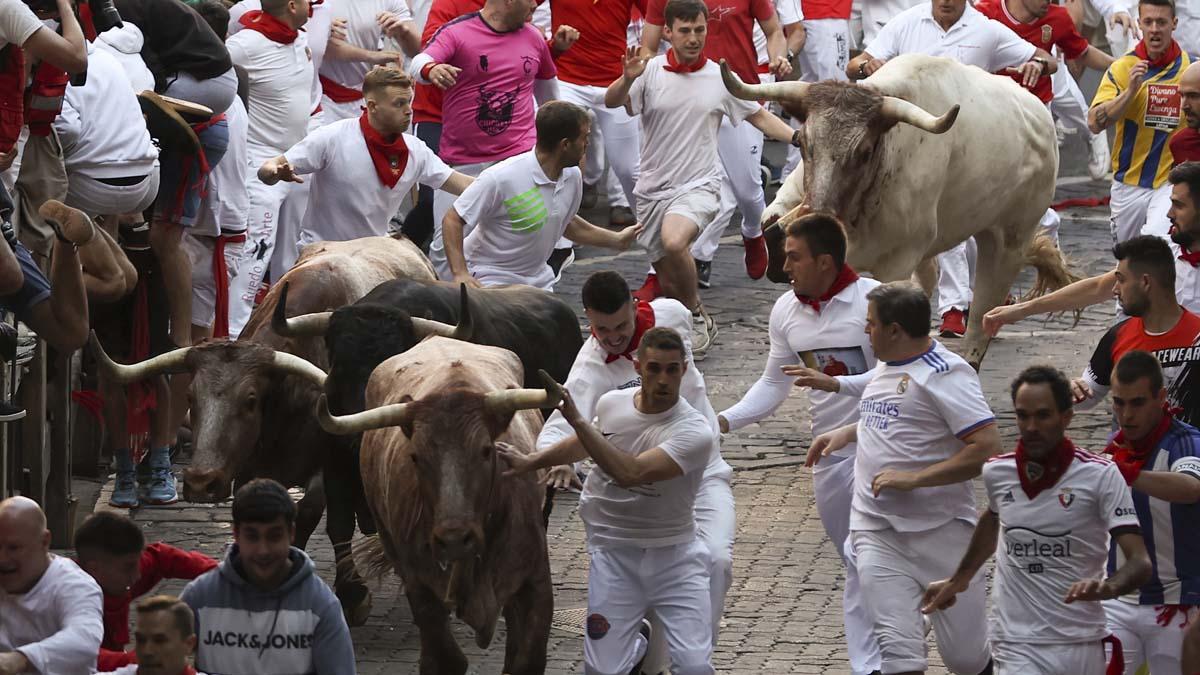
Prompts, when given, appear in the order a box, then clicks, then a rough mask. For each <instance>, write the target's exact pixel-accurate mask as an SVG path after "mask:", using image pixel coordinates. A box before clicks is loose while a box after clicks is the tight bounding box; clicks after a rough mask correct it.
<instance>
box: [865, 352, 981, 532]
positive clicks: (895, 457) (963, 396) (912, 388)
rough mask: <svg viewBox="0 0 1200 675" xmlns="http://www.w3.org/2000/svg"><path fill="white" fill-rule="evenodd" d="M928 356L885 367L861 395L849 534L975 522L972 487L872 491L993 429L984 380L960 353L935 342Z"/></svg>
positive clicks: (966, 484) (969, 483) (970, 484)
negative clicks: (884, 476)
mask: <svg viewBox="0 0 1200 675" xmlns="http://www.w3.org/2000/svg"><path fill="white" fill-rule="evenodd" d="M932 343H933V344H931V345H930V347H929V349H928V350H926V351H925V352H923V353H921V354H918V355H917V356H914V357H912V358H911V359H906V360H904V361H887V362H884V363H882V364H880V365H879V366H878V367H877V368H876V369H875V371H874V373H875V376H874V377H873V378H872V379H871V382H870V384H868V385H867V387H866V390H865V391H863V395H862V399H861V400H860V401H859V408H858V415H859V417H858V450H857V452H856V454H855V463H854V498H853V501H852V502H851V511H850V529H852V530H882V529H894V530H897V531H900V532H920V531H923V530H930V529H933V528H935V527H938V526H940V525H943V524H945V523H948V522H950V521H951V520H955V519H961V520H965V521H967V522H969V523H972V524H974V523H975V520H976V511H975V492H974V489H973V481H969V480H968V481H963V482H961V483H955V484H953V485H942V486H938V487H930V488H919V489H916V490H911V491H908V492H903V491H900V490H884V491H883V492H882V493H880V495H879V496H878V497H876V496H875V495H874V494H873V493H872V490H871V483H872V481H874V479H875V476H877V475H879V473H880V472H881V471H884V470H885V469H895V470H898V471H913V472H915V471H920V470H922V469H924V468H926V467H928V466H931V465H933V464H937V463H938V462H941V461H944V460H947V459H949V458H951V457H953V456H954V455H955V454H957V453H958V452H959V451H960V450H962V448H963V441H962V439H963V438H965V437H967V436H969V435H971V434H972V433H974V432H975V431H977V430H979V429H981V428H983V427H985V426H987V425H989V424H992V423H994V422H995V416H994V415H993V414H992V410H991V408H989V407H988V404H987V400H986V399H985V398H984V397H983V390H982V388H981V387H980V386H979V375H978V374H976V372H975V370H974V369H973V368H971V366H969V365H967V362H966V361H963V360H962V358H961V357H959V356H958V355H957V354H955V353H954V352H951V351H950V350H948V349H946V348H945V347H943V346H942V343H940V342H938V341H937V340H933V341H932Z"/></svg>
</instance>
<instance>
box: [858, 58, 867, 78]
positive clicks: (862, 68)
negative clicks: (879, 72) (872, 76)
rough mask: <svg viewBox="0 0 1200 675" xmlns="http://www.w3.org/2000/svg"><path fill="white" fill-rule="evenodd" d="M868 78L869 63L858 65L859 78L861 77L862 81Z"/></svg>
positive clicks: (864, 62)
mask: <svg viewBox="0 0 1200 675" xmlns="http://www.w3.org/2000/svg"><path fill="white" fill-rule="evenodd" d="M866 76H867V62H866V61H863V62H862V63H860V64H858V77H859V79H862V78H864V77H866Z"/></svg>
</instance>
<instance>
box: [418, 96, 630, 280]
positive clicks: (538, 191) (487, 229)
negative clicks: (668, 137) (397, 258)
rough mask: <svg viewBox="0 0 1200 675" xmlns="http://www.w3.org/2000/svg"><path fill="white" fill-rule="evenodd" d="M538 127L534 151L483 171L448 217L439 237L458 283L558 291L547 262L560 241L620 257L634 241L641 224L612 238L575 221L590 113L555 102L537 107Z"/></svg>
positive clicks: (612, 234)
mask: <svg viewBox="0 0 1200 675" xmlns="http://www.w3.org/2000/svg"><path fill="white" fill-rule="evenodd" d="M535 125H536V127H537V143H536V144H535V145H534V147H533V149H532V150H530V151H528V152H523V153H521V154H519V155H514V156H512V157H509V158H508V159H506V160H504V161H502V162H500V163H499V164H495V165H493V166H491V167H488V168H487V169H484V170H483V173H481V174H479V177H478V178H476V179H475V182H474V183H472V184H471V186H470V187H469V188H467V189H466V190H465V191H463V193H462V196H461V197H459V198H458V200H457V201H456V202H454V206H453V207H451V208H450V210H449V211H447V212H446V217H445V219H444V220H443V221H442V239H443V242H444V244H445V249H446V262H447V264H448V265H449V266H450V272H451V273H452V274H453V275H454V281H456V282H462V283H466V284H468V285H471V286H475V287H480V286H498V285H503V284H525V285H527V286H533V287H535V288H540V289H542V290H545V291H553V290H554V282H555V274H554V270H552V269H551V268H550V266H549V265H547V264H546V260H547V259H548V258H549V257H550V254H551V253H552V252H553V251H554V245H555V243H556V242H558V240H559V238H560V237H562V236H564V235H565V236H566V237H567V238H568V239H570V240H571V241H573V242H575V243H576V244H583V245H585V246H601V247H604V248H611V249H614V250H617V251H623V250H625V249H627V248H629V246H630V244H632V243H633V241H634V238H635V237H637V234H638V232H639V230H640V228H638V227H637V226H636V225H631V226H629V227H626V228H625V229H623V230H621V231H620V232H612V231H609V230H606V229H604V228H600V227H596V226H595V225H592V224H591V223H589V222H588V221H586V220H584V219H583V218H580V217H579V216H578V215H577V214H578V212H579V202H580V199H581V198H582V197H583V174H582V172H581V171H580V169H579V163H580V161H582V160H583V157H584V155H585V154H586V152H587V145H588V134H590V133H591V123H590V122H589V121H588V113H587V111H586V110H584V109H583V108H581V107H579V106H577V105H575V104H574V103H567V102H566V101H551V102H549V103H547V104H546V105H543V106H541V107H539V108H538V111H537V117H536V118H535ZM464 232H468V234H467V235H466V238H465V239H464V234H463V233H464Z"/></svg>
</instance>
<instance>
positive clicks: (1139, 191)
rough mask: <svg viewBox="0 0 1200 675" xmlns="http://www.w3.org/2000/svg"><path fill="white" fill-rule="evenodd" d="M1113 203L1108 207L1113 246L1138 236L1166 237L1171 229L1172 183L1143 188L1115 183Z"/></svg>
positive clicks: (1112, 193)
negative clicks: (1168, 217) (1169, 212)
mask: <svg viewBox="0 0 1200 675" xmlns="http://www.w3.org/2000/svg"><path fill="white" fill-rule="evenodd" d="M1110 194H1111V195H1112V201H1110V202H1109V204H1108V208H1109V210H1110V211H1111V212H1112V215H1111V217H1110V219H1109V223H1110V227H1111V230H1112V235H1113V243H1114V244H1118V243H1120V242H1123V241H1126V240H1128V239H1132V238H1134V237H1136V236H1138V235H1139V234H1157V235H1161V236H1166V234H1167V231H1168V230H1169V229H1170V228H1171V221H1170V220H1168V219H1167V210H1168V209H1170V208H1171V184H1170V183H1164V184H1163V185H1162V186H1161V187H1158V188H1144V187H1140V186H1137V185H1127V184H1125V183H1119V182H1117V181H1113V184H1112V192H1111V193H1110Z"/></svg>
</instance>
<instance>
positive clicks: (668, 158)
mask: <svg viewBox="0 0 1200 675" xmlns="http://www.w3.org/2000/svg"><path fill="white" fill-rule="evenodd" d="M666 65H667V57H666V56H656V57H654V58H653V59H650V61H649V63H647V64H646V71H645V72H643V73H642V76H641V77H639V78H638V79H636V80H634V82H633V86H632V87H630V89H629V108H630V111H631V112H632V113H633V114H634V115H638V116H639V118H640V119H641V130H642V148H641V169H640V171H639V173H638V179H637V185H636V186H634V189H633V192H634V194H636V195H637V196H638V197H641V198H643V199H650V200H654V201H662V200H666V199H672V198H674V197H676V196H678V195H681V194H683V193H685V192H689V191H691V190H694V189H696V188H698V187H701V186H703V185H709V184H712V185H716V184H718V183H719V182H720V180H721V176H722V170H721V165H720V164H719V162H718V161H717V160H718V158H717V131H718V130H719V129H720V128H721V118H722V117H723V116H724V117H728V118H729V121H730V123H732V124H739V123H741V121H742V120H744V119H746V118H747V117H749V116H750V115H753V114H754V113H755V112H757V111H758V110H760V109H761V107H762V106H760V105H758V104H757V103H755V102H754V101H743V100H741V99H738V98H735V97H734V95H733V94H730V93H729V92H728V91H727V90H726V89H725V85H724V83H722V82H721V69H720V68H719V67H718V66H717V64H716V63H713V62H712V61H711V60H710V61H708V62H707V63H705V64H704V67H703V68H701V69H700V70H698V71H696V72H694V73H670V72H667V71H666V69H665V67H666Z"/></svg>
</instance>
